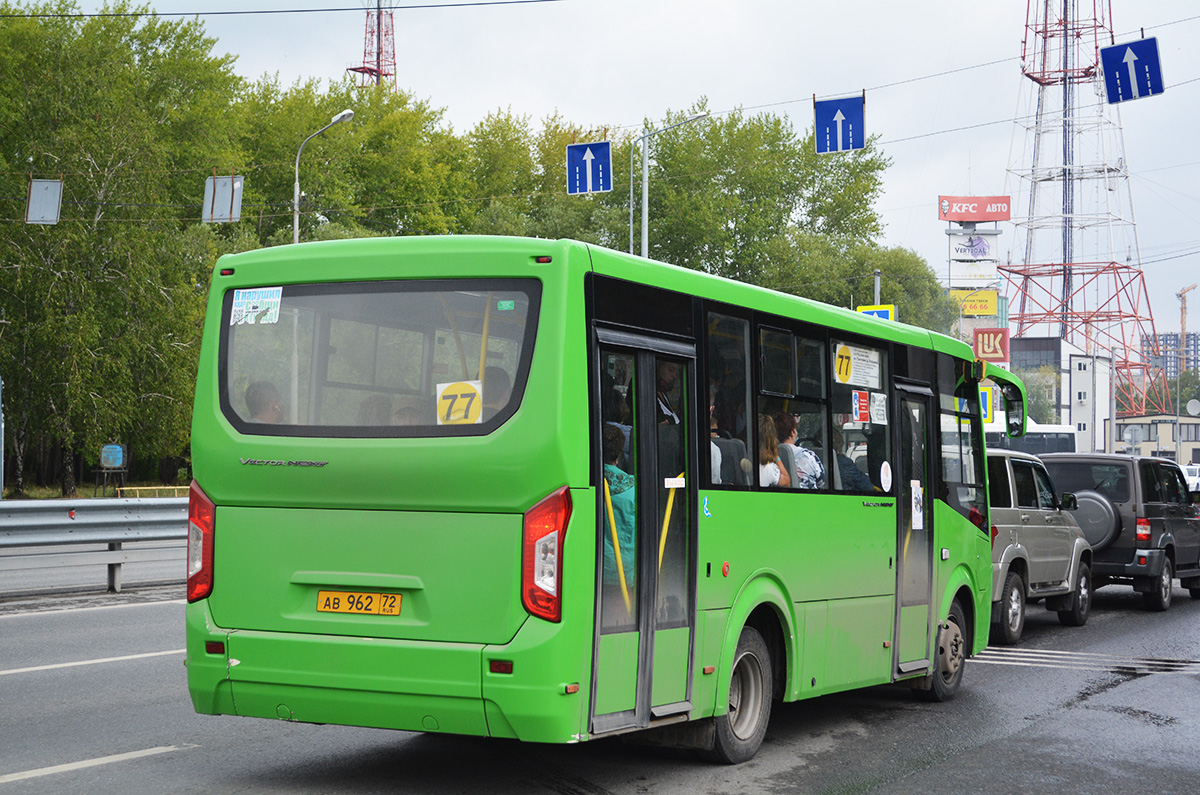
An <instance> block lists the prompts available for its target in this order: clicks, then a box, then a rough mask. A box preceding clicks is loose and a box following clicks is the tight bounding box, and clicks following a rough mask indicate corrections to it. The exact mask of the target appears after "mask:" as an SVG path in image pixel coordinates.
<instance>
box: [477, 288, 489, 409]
mask: <svg viewBox="0 0 1200 795" xmlns="http://www.w3.org/2000/svg"><path fill="white" fill-rule="evenodd" d="M491 322H492V291H491V290H488V297H487V307H486V308H484V310H483V337H482V339H480V340H479V385H480V386H479V388H480V389H482V388H483V369H484V365H485V364H486V363H487V345H488V326H489V325H490V324H491Z"/></svg>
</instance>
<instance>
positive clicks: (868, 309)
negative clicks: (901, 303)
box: [857, 304, 896, 320]
mask: <svg viewBox="0 0 1200 795" xmlns="http://www.w3.org/2000/svg"><path fill="white" fill-rule="evenodd" d="M857 311H859V312H861V313H863V314H864V315H873V316H874V317H881V318H883V319H884V320H895V319H896V305H895V304H877V305H875V306H860V307H858V310H857Z"/></svg>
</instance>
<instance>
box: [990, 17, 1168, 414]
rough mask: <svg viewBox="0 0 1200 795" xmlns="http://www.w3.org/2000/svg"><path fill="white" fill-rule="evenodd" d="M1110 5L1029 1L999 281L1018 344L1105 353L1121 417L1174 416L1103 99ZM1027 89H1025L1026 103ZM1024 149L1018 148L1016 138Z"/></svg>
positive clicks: (1118, 136)
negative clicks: (1052, 340)
mask: <svg viewBox="0 0 1200 795" xmlns="http://www.w3.org/2000/svg"><path fill="white" fill-rule="evenodd" d="M1112 40H1113V28H1112V4H1111V0H1041V1H1040V2H1031V3H1029V5H1028V8H1027V11H1026V19H1025V35H1024V37H1023V41H1022V44H1021V72H1022V74H1023V75H1024V76H1025V77H1026V78H1028V81H1029V82H1028V83H1025V89H1026V90H1028V91H1029V96H1028V100H1029V101H1028V103H1023V104H1024V105H1025V107H1027V109H1028V112H1027V114H1026V115H1024V116H1021V117H1019V118H1018V119H1017V126H1018V130H1017V134H1016V136H1014V148H1013V158H1014V159H1013V161H1012V162H1013V163H1019V165H1011V166H1010V168H1009V173H1010V174H1011V175H1013V176H1014V177H1016V178H1017V182H1018V185H1017V190H1016V191H1015V195H1014V200H1013V218H1012V220H1013V223H1014V224H1015V225H1016V234H1015V235H1014V241H1013V249H1012V250H1011V251H1010V252H1009V257H1008V262H1007V264H1001V265H1000V267H999V271H1000V274H1001V275H1002V276H1003V277H1004V279H1005V280H1006V282H1007V292H1008V294H1009V296H1010V297H1011V301H1010V306H1012V311H1011V312H1010V320H1011V321H1012V322H1013V323H1014V324H1015V326H1016V336H1017V338H1021V337H1026V336H1028V337H1058V338H1060V339H1061V340H1063V341H1064V342H1066V343H1069V344H1070V345H1071V346H1073V347H1074V348H1076V349H1078V350H1079V351H1081V352H1083V353H1084V354H1090V355H1093V356H1104V357H1111V361H1112V363H1113V364H1112V367H1113V377H1114V389H1115V395H1116V404H1117V409H1118V413H1119V414H1146V413H1148V412H1163V413H1169V412H1170V410H1171V409H1170V403H1171V397H1170V394H1169V393H1168V391H1167V389H1166V386H1165V383H1164V380H1163V379H1162V378H1161V377H1160V375H1161V374H1160V371H1159V370H1158V369H1157V368H1153V367H1152V361H1153V359H1154V358H1156V357H1159V355H1160V353H1161V352H1160V351H1159V343H1158V337H1157V335H1156V334H1155V331H1154V317H1153V314H1152V313H1151V310H1150V297H1149V293H1148V292H1147V290H1146V282H1145V278H1144V276H1143V274H1142V268H1141V254H1140V251H1139V249H1138V241H1137V227H1136V224H1135V221H1134V215H1133V201H1132V196H1131V194H1130V189H1129V168H1128V166H1127V164H1126V160H1125V143H1124V137H1123V135H1122V132H1121V122H1120V113H1119V111H1118V110H1117V107H1116V106H1115V105H1110V104H1108V102H1107V101H1106V99H1105V95H1104V84H1103V83H1104V81H1103V70H1102V68H1101V63H1100V49H1101V48H1102V47H1106V46H1108V45H1109V44H1111V43H1112ZM1025 93H1026V92H1025V91H1023V92H1022V94H1023V95H1024V94H1025ZM1018 141H1021V143H1020V144H1018V143H1017V142H1018Z"/></svg>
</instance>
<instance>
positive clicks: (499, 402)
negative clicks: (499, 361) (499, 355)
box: [483, 365, 512, 422]
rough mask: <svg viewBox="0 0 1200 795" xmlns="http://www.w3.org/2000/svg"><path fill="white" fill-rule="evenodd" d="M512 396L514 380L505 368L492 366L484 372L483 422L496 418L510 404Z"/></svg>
mask: <svg viewBox="0 0 1200 795" xmlns="http://www.w3.org/2000/svg"><path fill="white" fill-rule="evenodd" d="M511 394H512V379H511V378H509V377H508V371H507V370H505V369H504V368H503V367H497V366H496V365H492V366H490V367H485V368H484V370H483V421H484V422H487V421H488V420H490V419H491V418H492V417H494V416H496V412H498V411H500V409H502V408H504V407H505V406H506V405H507V404H508V398H509V396H510V395H511Z"/></svg>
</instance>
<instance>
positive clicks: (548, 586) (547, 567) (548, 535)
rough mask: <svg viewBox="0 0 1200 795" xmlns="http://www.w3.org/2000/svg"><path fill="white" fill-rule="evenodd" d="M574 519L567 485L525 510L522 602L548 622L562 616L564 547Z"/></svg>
mask: <svg viewBox="0 0 1200 795" xmlns="http://www.w3.org/2000/svg"><path fill="white" fill-rule="evenodd" d="M570 519H571V493H570V492H569V491H568V490H567V487H566V486H563V487H562V488H561V489H559V490H558V491H556V492H554V493H553V494H551V495H550V496H548V497H546V498H545V499H543V500H542V501H541V502H539V503H538V504H537V505H535V506H533V507H532V508H530V509H529V510H528V511H526V512H525V523H524V538H523V543H522V550H521V603H522V604H523V605H524V606H525V609H526V610H527V611H529V613H530V615H535V616H538V617H539V618H544V619H546V620H547V621H554V622H558V621H560V620H561V619H562V549H563V540H564V538H565V536H566V534H567V522H569V521H570Z"/></svg>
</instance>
